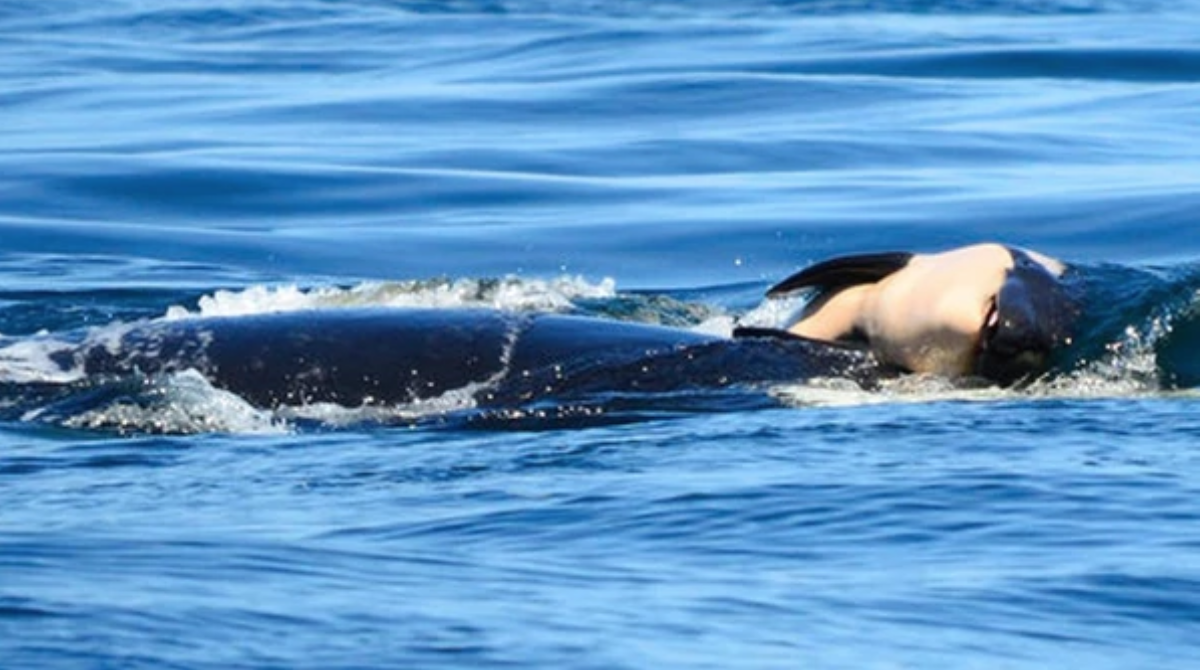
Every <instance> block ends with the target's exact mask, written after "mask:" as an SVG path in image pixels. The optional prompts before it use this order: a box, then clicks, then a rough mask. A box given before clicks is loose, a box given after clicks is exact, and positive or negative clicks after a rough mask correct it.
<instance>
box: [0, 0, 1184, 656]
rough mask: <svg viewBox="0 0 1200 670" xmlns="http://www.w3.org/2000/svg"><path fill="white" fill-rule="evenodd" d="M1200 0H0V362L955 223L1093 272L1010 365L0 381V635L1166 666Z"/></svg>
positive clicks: (717, 294)
mask: <svg viewBox="0 0 1200 670" xmlns="http://www.w3.org/2000/svg"><path fill="white" fill-rule="evenodd" d="M1198 10H1200V5H1197V4H1196V3H1195V2H1190V1H1180V2H1169V1H1163V2H1124V1H1116V0H1114V1H1111V2H1110V1H1106V0H1070V1H1062V2H1024V1H1021V0H1007V1H998V2H986V1H979V2H971V1H956V2H932V3H931V2H907V3H906V2H902V1H901V2H886V3H885V2H839V1H837V0H831V1H828V2H824V1H817V0H810V1H803V0H791V1H787V0H750V1H748V2H738V3H728V2H715V1H708V0H697V1H693V2H684V1H683V0H652V1H650V2H636V3H635V2H624V1H615V0H614V1H613V2H585V1H583V0H564V1H562V2H545V1H543V0H491V1H489V0H455V1H446V2H417V1H413V2H405V1H402V0H363V1H359V2H331V1H327V0H242V1H234V0H225V1H216V2H211V1H203V2H202V1H200V0H160V1H157V2H148V1H145V0H115V1H113V2H107V3H94V2H82V1H79V0H50V1H48V2H41V3H28V2H4V1H2V0H0V345H3V347H4V352H6V353H5V354H4V356H0V373H2V374H0V378H3V379H5V380H11V379H18V380H26V381H27V377H28V375H36V374H40V373H41V372H42V370H41V368H38V367H36V365H35V364H36V363H37V361H38V360H39V359H38V357H37V354H38V351H39V350H38V349H37V347H38V346H40V345H39V344H38V342H40V341H41V340H39V339H37V338H38V337H39V335H38V334H39V333H52V334H53V333H59V332H74V331H78V329H81V328H97V329H100V330H99V331H98V332H101V333H103V332H107V331H104V330H103V329H105V328H113V327H114V324H123V323H128V322H131V321H135V320H138V319H146V318H158V317H162V316H163V315H167V314H171V313H177V312H179V311H186V312H188V313H202V314H203V313H228V312H231V311H233V312H239V313H257V312H263V311H274V310H280V309H293V308H297V307H303V308H318V309H323V308H335V307H337V306H339V305H343V304H347V303H353V304H356V305H364V304H365V305H373V306H390V305H395V304H410V303H416V304H422V305H426V306H428V305H430V304H433V305H434V306H450V307H456V306H463V305H469V306H478V305H485V306H497V307H501V308H506V309H522V310H524V309H532V310H558V311H561V310H575V311H582V312H585V313H591V314H594V315H595V314H598V315H603V316H616V317H619V318H623V319H632V320H637V321H648V322H655V323H667V324H670V325H676V326H684V327H697V328H704V327H712V324H713V323H714V322H716V323H723V321H722V320H723V319H724V320H725V321H730V320H732V319H735V318H740V317H744V316H747V315H760V316H761V314H762V313H763V310H764V307H763V304H762V298H761V295H762V292H763V290H764V289H765V288H766V287H767V286H769V285H770V284H771V283H773V282H774V281H777V280H779V279H781V278H783V277H785V276H787V275H788V274H789V273H791V272H793V271H795V270H796V269H797V268H798V267H801V266H803V265H805V264H807V263H810V262H812V261H815V260H819V259H822V258H825V257H829V256H833V255H838V254H848V253H860V252H864V251H879V250H890V249H900V250H917V251H936V250H940V249H944V248H949V247H953V246H956V245H960V244H969V243H974V242H978V241H982V240H1000V241H1004V242H1007V243H1010V244H1017V245H1021V246H1026V247H1029V248H1033V249H1037V250H1039V251H1042V252H1044V253H1047V254H1050V255H1052V256H1055V257H1058V258H1062V259H1064V260H1066V261H1068V262H1069V263H1071V264H1072V265H1073V266H1074V267H1077V268H1081V269H1082V272H1083V273H1084V274H1085V275H1086V277H1087V282H1088V288H1089V290H1090V298H1089V309H1090V310H1091V312H1090V313H1089V315H1088V317H1087V318H1086V319H1085V320H1084V325H1085V329H1084V332H1083V333H1082V334H1081V335H1080V343H1079V347H1078V351H1077V354H1076V356H1075V358H1074V359H1073V360H1072V361H1071V362H1070V363H1069V364H1068V365H1067V366H1066V369H1064V370H1063V371H1062V374H1060V375H1058V376H1057V377H1055V378H1054V379H1050V380H1046V381H1044V382H1041V383H1039V384H1035V385H1034V386H1033V387H1031V388H1027V389H1021V390H1016V391H994V390H986V389H985V390H978V389H975V390H962V389H954V388H948V387H946V386H944V385H938V384H936V383H916V384H912V385H909V384H905V383H901V384H899V385H898V386H895V387H888V388H885V389H883V390H881V391H877V392H862V391H851V390H846V389H844V388H842V387H839V386H838V385H837V384H833V383H830V384H826V385H824V386H821V385H818V386H815V387H814V386H805V385H798V386H796V387H789V388H781V389H775V390H773V391H772V397H774V398H777V399H779V402H777V403H775V404H774V405H772V406H770V407H763V406H761V405H754V406H743V405H738V404H736V403H733V404H722V403H721V402H719V400H720V398H718V402H712V401H711V400H710V401H705V402H696V401H695V399H690V398H684V399H680V398H665V399H659V400H657V401H656V402H655V403H654V404H653V405H651V406H649V407H641V408H640V409H639V411H638V412H637V413H635V414H633V415H629V416H626V417H624V418H623V420H620V421H613V422H611V423H609V422H571V421H567V422H562V421H555V422H540V421H539V417H537V416H533V417H530V416H521V417H509V418H512V419H513V420H512V421H506V420H503V418H502V419H501V420H497V421H493V422H489V423H486V424H484V425H474V424H472V425H460V424H457V423H454V422H449V421H447V422H440V421H439V420H438V418H439V417H441V416H442V414H441V413H440V412H441V408H440V407H438V406H434V407H418V408H403V412H402V413H401V414H400V415H388V416H387V417H384V418H385V419H386V420H379V419H380V417H379V416H377V415H373V414H364V413H363V411H362V408H328V407H326V408H320V412H319V413H318V414H317V416H315V417H314V415H313V414H312V412H311V411H308V413H306V411H307V410H306V411H300V410H297V413H295V414H287V413H277V414H274V415H268V416H264V415H263V414H261V413H258V412H255V411H254V410H253V408H250V407H248V406H246V405H245V403H241V402H239V400H238V399H237V398H236V397H233V398H231V397H229V396H228V394H223V393H219V392H217V391H216V390H215V389H213V388H212V387H210V386H205V385H204V384H202V383H198V382H196V380H192V379H189V378H186V377H184V378H181V379H177V380H172V381H171V382H170V384H168V385H167V387H165V388H157V387H156V388H154V389H151V390H150V391H147V392H146V393H145V396H144V397H142V400H143V401H145V402H141V403H140V404H139V403H133V404H131V403H129V402H125V401H123V400H122V401H120V402H115V403H109V402H108V399H105V400H104V402H98V401H97V402H93V403H92V404H90V405H87V406H86V407H84V406H83V405H85V404H86V403H84V402H83V401H86V400H88V399H82V400H81V399H74V400H76V401H79V402H73V403H70V404H67V405H63V404H61V403H58V404H54V403H50V402H49V401H47V402H45V403H42V404H40V405H39V404H38V403H39V402H40V400H39V397H37V396H36V394H33V395H31V394H32V393H33V392H32V391H30V389H29V388H27V387H26V386H25V381H17V382H10V381H5V382H4V383H3V384H0V387H2V388H0V398H4V400H3V402H0V415H3V416H9V414H13V416H11V417H10V419H9V420H5V421H3V422H0V667H6V668H8V667H11V668H256V669H257V668H264V669H265V668H384V667H395V668H414V667H472V668H476V667H519V668H530V667H545V668H665V667H675V668H742V667H744V668H776V667H778V668H795V667H813V668H956V669H958V668H1016V667H1028V668H1045V667H1061V666H1065V665H1071V666H1074V667H1081V668H1082V667H1086V668H1122V669H1126V668H1162V667H1190V666H1192V665H1195V664H1200V637H1197V635H1196V631H1197V630H1198V629H1200V628H1198V627H1200V506H1198V504H1197V502H1196V501H1197V500H1200V446H1198V445H1200V418H1197V417H1198V416H1200V415H1198V414H1197V408H1198V406H1200V405H1198V404H1197V397H1198V396H1197V394H1196V391H1195V389H1196V388H1197V387H1198V386H1200V306H1198V300H1197V290H1198V289H1200V236H1198V235H1197V234H1196V220H1197V213H1198V212H1200V141H1198V140H1197V138H1198V137H1200V134H1198V133H1197V130H1198V126H1197V118H1200V116H1198V110H1200V47H1197V46H1196V36H1197V35H1200V13H1198ZM26 354H28V355H26ZM21 375H26V377H21ZM14 384H15V385H16V386H17V388H19V389H20V394H21V395H18V394H15V393H14V392H12V387H13V385H14ZM148 397H149V398H156V399H158V400H156V401H155V402H149V401H146V398H148ZM14 398H17V399H19V400H20V402H21V403H27V404H29V406H30V407H32V408H33V409H27V408H26V405H25V404H21V405H19V406H20V410H19V411H17V412H15V413H10V412H9V411H8V410H9V409H10V408H11V407H16V406H17V404H15V403H17V400H14ZM92 400H94V399H92ZM81 403H82V404H81ZM397 411H398V412H399V411H400V410H397ZM409 412H416V413H417V414H419V418H420V420H419V421H411V422H410V421H408V420H407V419H408V418H410V415H409V414H407V413H409ZM397 416H399V418H400V419H403V420H401V421H396V420H395V419H397Z"/></svg>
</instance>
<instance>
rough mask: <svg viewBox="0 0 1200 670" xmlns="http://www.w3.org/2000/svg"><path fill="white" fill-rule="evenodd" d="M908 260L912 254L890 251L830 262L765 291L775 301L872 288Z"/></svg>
mask: <svg viewBox="0 0 1200 670" xmlns="http://www.w3.org/2000/svg"><path fill="white" fill-rule="evenodd" d="M912 257H913V254H911V253H909V252H907V251H893V252H885V253H878V254H860V255H857V256H839V257H837V258H831V259H829V260H827V261H821V262H820V263H817V264H816V265H810V266H808V267H806V268H804V269H803V270H801V271H799V272H797V273H796V274H794V275H792V276H790V277H788V278H787V279H784V280H783V281H781V282H779V283H778V284H776V285H774V286H772V287H771V288H769V289H767V297H768V298H778V297H780V296H783V295H787V294H788V293H792V292H794V291H799V290H800V289H805V288H815V289H817V290H818V291H820V292H821V293H828V292H830V291H837V290H841V289H844V288H846V287H848V286H854V285H856V284H873V283H875V282H877V281H879V280H881V279H883V278H884V277H886V276H888V275H890V274H892V273H893V272H895V271H897V270H899V269H901V268H903V267H904V266H905V265H908V262H909V261H911V260H912Z"/></svg>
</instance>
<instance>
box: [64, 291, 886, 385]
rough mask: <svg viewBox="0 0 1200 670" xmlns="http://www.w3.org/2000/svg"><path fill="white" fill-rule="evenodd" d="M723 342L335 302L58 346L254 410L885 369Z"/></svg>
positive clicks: (862, 357)
mask: <svg viewBox="0 0 1200 670" xmlns="http://www.w3.org/2000/svg"><path fill="white" fill-rule="evenodd" d="M739 335H741V336H739V337H735V338H733V339H730V338H722V337H716V336H710V335H704V334H699V333H696V332H693V331H688V330H683V329H677V328H666V327H660V326H651V325H645V324H636V323H629V322H622V321H616V320H610V319H601V318H594V317H580V316H567V315H559V314H548V313H515V312H502V311H497V310H485V309H395V308H387V309H385V308H377V309H338V310H314V311H297V312H283V313H275V314H262V315H252V316H231V317H208V318H190V319H180V320H173V321H152V322H146V323H144V324H139V325H136V326H134V327H132V328H131V329H130V330H128V331H127V332H126V333H124V334H123V335H122V336H121V337H120V338H119V340H118V341H117V342H116V343H113V342H111V341H106V342H86V343H84V344H83V345H81V346H80V347H78V348H76V349H74V350H72V351H70V352H67V353H63V354H60V355H59V358H58V362H59V364H60V365H62V366H63V367H64V369H67V368H71V367H81V368H82V369H83V371H84V372H85V373H86V374H87V376H88V378H89V379H91V380H95V381H102V380H111V379H113V378H120V377H121V376H128V375H132V374H144V375H154V374H160V373H171V372H181V371H184V370H188V369H194V370H196V371H198V372H200V373H201V374H202V375H204V376H205V377H206V378H207V379H208V380H209V382H210V383H212V384H213V385H214V386H215V387H217V388H220V389H224V390H227V391H230V392H233V393H236V394H237V395H239V396H241V397H242V398H243V399H245V400H246V401H248V402H249V403H251V404H252V405H255V406H257V407H262V408H277V407H280V406H296V405H304V404H311V403H322V402H328V403H336V404H339V405H343V406H347V407H357V406H362V405H398V404H404V403H411V402H414V401H418V400H421V399H426V398H432V397H436V396H439V395H441V394H443V393H446V392H447V391H451V390H455V389H467V390H468V391H470V392H471V393H473V394H474V397H475V399H476V401H477V402H478V403H479V404H480V405H485V406H505V405H516V404H522V403H528V402H531V401H538V400H541V399H558V398H565V397H578V396H583V395H588V394H597V393H610V392H617V393H619V392H669V391H678V390H686V389H704V388H719V387H725V386H729V385H734V384H755V383H766V382H779V381H797V380H804V379H808V378H812V377H815V376H841V377H849V378H852V379H855V380H857V381H859V382H860V383H862V384H864V385H866V384H870V383H872V381H873V380H874V379H876V378H877V377H879V376H880V375H881V374H884V371H882V370H880V368H879V366H877V365H876V364H875V363H874V359H873V358H872V357H871V355H870V354H868V353H866V352H864V351H859V350H855V349H851V348H846V347H842V346H838V345H831V344H828V343H823V342H817V341H814V340H808V339H804V338H799V337H795V336H791V335H788V334H787V333H783V332H781V331H772V330H757V329H755V330H746V331H743V332H741V333H739Z"/></svg>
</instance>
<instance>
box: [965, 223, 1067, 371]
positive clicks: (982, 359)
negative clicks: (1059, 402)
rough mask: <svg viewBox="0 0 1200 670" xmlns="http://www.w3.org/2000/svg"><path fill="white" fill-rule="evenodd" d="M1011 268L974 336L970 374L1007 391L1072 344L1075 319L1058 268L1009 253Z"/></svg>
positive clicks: (1019, 252)
mask: <svg viewBox="0 0 1200 670" xmlns="http://www.w3.org/2000/svg"><path fill="white" fill-rule="evenodd" d="M1009 253H1010V254H1012V258H1013V266H1012V267H1011V268H1010V269H1009V270H1008V271H1007V272H1006V273H1005V276H1004V281H1003V283H1002V284H1001V285H1000V288H999V290H998V291H997V292H996V295H995V296H994V298H993V299H992V302H991V306H990V309H989V310H988V311H987V315H986V316H985V318H984V321H983V325H982V327H981V329H980V333H979V348H978V353H977V355H976V361H975V374H977V375H978V376H980V377H983V378H985V379H988V380H991V381H994V382H996V383H999V384H1002V385H1005V386H1009V385H1012V384H1016V383H1019V382H1023V381H1030V380H1032V379H1033V378H1035V377H1037V376H1038V375H1040V374H1042V373H1044V372H1045V371H1046V370H1047V369H1049V366H1050V359H1051V356H1052V354H1053V353H1054V352H1055V351H1056V350H1058V349H1060V348H1062V347H1064V346H1066V345H1069V344H1070V343H1071V326H1072V324H1073V322H1074V320H1075V317H1076V316H1077V314H1078V308H1077V306H1076V303H1075V301H1074V300H1073V299H1072V298H1071V295H1070V293H1069V292H1068V290H1067V288H1066V286H1064V284H1063V282H1062V281H1061V277H1060V275H1061V268H1060V267H1056V266H1052V265H1048V264H1047V263H1046V262H1045V261H1044V260H1039V259H1036V258H1035V257H1034V256H1032V255H1031V254H1030V253H1028V252H1025V251H1023V250H1020V249H1014V248H1011V247H1010V248H1009Z"/></svg>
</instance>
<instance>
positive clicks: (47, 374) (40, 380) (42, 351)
mask: <svg viewBox="0 0 1200 670" xmlns="http://www.w3.org/2000/svg"><path fill="white" fill-rule="evenodd" d="M73 348H74V345H72V344H71V343H69V342H63V341H62V340H57V339H54V338H52V337H49V336H39V337H33V338H28V339H19V340H14V341H12V342H10V343H6V344H2V345H0V382H6V383H12V384H70V383H72V382H75V381H79V380H80V379H82V378H83V376H84V373H83V370H82V369H81V368H79V367H78V366H74V365H71V366H67V367H66V368H64V367H63V366H62V365H60V364H59V363H58V362H57V361H56V360H55V358H54V357H55V355H56V354H65V353H67V352H69V351H71V349H73Z"/></svg>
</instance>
